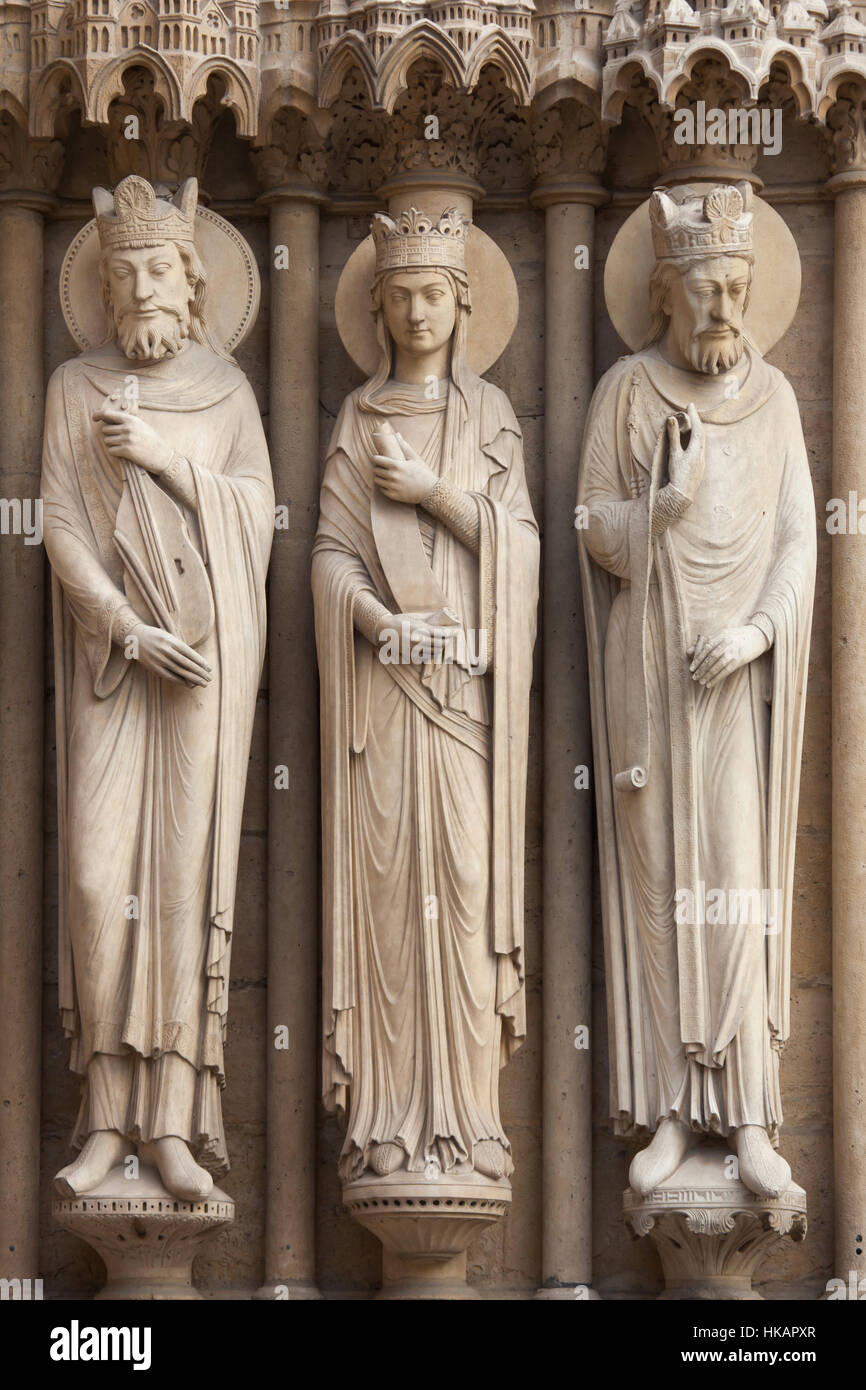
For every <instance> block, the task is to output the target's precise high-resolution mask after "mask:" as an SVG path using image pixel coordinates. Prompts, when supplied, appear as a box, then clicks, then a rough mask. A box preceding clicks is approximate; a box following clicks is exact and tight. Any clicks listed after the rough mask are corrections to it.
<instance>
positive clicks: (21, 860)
mask: <svg viewBox="0 0 866 1390" xmlns="http://www.w3.org/2000/svg"><path fill="white" fill-rule="evenodd" d="M42 222H43V214H42V201H41V200H39V199H38V198H36V197H34V199H33V200H32V201H31V200H30V199H27V198H25V197H24V195H18V194H16V195H14V196H12V195H0V310H2V323H0V1019H2V1022H3V1045H2V1047H0V1276H3V1277H4V1278H9V1279H14V1278H20V1279H33V1278H38V1277H39V1267H38V1266H39V1099H40V1061H41V1055H42V981H41V965H42V783H43V776H42V758H43V727H44V720H45V700H44V669H43V668H44V661H43V651H44V641H45V604H44V589H43V584H44V569H45V566H44V555H43V549H42V543H41V542H42V527H41V519H42V518H41V505H40V507H38V508H37V507H36V502H37V499H38V498H39V476H40V468H41V463H40V456H41V444H42V411H43V391H44V382H43V364H42V322H43V316H42ZM37 528H38V529H37ZM28 531H29V532H30V534H29V535H28V534H26V532H28Z"/></svg>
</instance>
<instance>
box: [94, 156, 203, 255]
mask: <svg viewBox="0 0 866 1390" xmlns="http://www.w3.org/2000/svg"><path fill="white" fill-rule="evenodd" d="M197 205H198V182H197V180H196V179H186V180H185V182H184V183H182V184H181V186H180V188H179V189H178V191H177V193H176V194H175V195H174V197H173V198H172V199H171V200H169V199H166V198H159V197H157V194H156V190H155V189H154V187H153V185H152V184H150V183H148V181H147V179H143V178H140V177H139V176H138V174H130V175H129V176H128V178H125V179H124V180H123V181H122V182H121V183H119V184H118V185H117V188H116V189H115V190H114V196H113V197H112V194H111V193H110V192H109V190H108V189H107V188H94V190H93V207H94V210H95V212H96V226H97V230H98V232H99V244H100V246H101V247H102V249H103V251H105V250H107V248H108V247H110V246H124V247H129V248H132V247H143V246H157V245H159V244H161V243H162V242H164V241H187V242H194V241H195V210H196V207H197Z"/></svg>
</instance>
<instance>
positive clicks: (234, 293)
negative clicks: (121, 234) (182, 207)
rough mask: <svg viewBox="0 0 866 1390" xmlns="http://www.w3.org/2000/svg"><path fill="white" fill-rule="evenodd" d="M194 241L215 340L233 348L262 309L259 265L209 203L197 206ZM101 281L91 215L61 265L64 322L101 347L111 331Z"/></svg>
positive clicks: (80, 340) (84, 344) (85, 342)
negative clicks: (205, 280)
mask: <svg viewBox="0 0 866 1390" xmlns="http://www.w3.org/2000/svg"><path fill="white" fill-rule="evenodd" d="M195 244H196V250H197V251H198V254H199V256H200V257H201V260H202V262H203V264H204V266H205V269H206V270H207V272H208V287H209V289H210V291H211V293H210V294H209V295H208V299H207V322H208V327H209V329H210V332H211V334H212V336H213V339H214V341H215V342H217V343H219V344H220V345H221V346H222V347H223V348H224V350H225V351H226V352H227V353H233V352H234V351H235V349H236V348H237V347H239V345H240V344H241V343H242V342H243V340H244V338H245V337H246V336H247V334H248V333H249V331H250V329H251V328H252V326H253V324H254V323H255V321H256V316H257V314H258V312H259V299H260V296H261V281H260V279H259V271H258V267H257V265H256V263H255V259H254V258H253V253H252V251H251V250H250V247H249V246H248V244H247V242H246V240H245V239H244V238H243V237H242V236H241V234H240V232H238V231H237V230H236V229H235V228H234V227H233V226H232V225H231V223H229V222H226V220H225V218H224V217H220V215H219V213H216V212H212V211H211V210H210V208H205V207H198V208H196V218H195ZM98 286H99V237H98V235H97V231H96V219H95V218H93V219H92V220H91V221H90V222H88V224H87V226H86V227H83V228H82V229H81V231H80V232H79V233H78V235H77V236H76V237H75V239H74V240H73V242H72V245H71V246H70V247H69V250H68V251H67V252H66V255H65V257H64V260H63V266H62V267H61V271H60V304H61V307H62V309H63V317H64V319H65V320H66V327H67V328H68V329H69V332H70V333H71V334H72V336H73V338H74V339H75V341H76V343H77V344H78V346H79V347H80V348H82V349H85V350H86V349H87V348H92V347H98V346H99V344H100V343H103V342H104V341H105V339H106V337H107V336H108V333H109V326H108V324H107V322H106V318H105V312H104V310H103V307H102V300H101V297H100V294H99V289H98Z"/></svg>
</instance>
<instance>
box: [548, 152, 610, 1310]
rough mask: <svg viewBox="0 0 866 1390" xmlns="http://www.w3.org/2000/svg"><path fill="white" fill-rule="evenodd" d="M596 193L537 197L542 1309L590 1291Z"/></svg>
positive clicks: (566, 189)
mask: <svg viewBox="0 0 866 1390" xmlns="http://www.w3.org/2000/svg"><path fill="white" fill-rule="evenodd" d="M606 200H607V194H606V193H605V191H604V190H603V189H602V188H601V187H600V185H599V184H598V183H596V182H593V181H590V180H586V181H583V182H581V181H568V182H557V183H552V184H542V185H540V186H539V187H538V188H537V189H536V191H535V193H534V194H533V198H532V201H533V204H534V205H535V206H536V207H542V208H544V210H545V319H544V352H545V362H544V374H545V385H544V454H545V475H544V549H543V556H544V563H543V573H544V582H543V591H542V604H543V619H542V630H543V633H544V846H543V885H544V927H543V960H542V981H543V994H542V1000H543V1028H544V1054H543V1056H544V1072H543V1112H542V1175H543V1177H542V1181H543V1199H542V1287H541V1288H540V1289H539V1291H538V1294H537V1297H538V1298H541V1299H574V1298H575V1297H593V1298H594V1297H597V1295H596V1294H594V1293H592V1292H591V1291H590V1287H589V1286H590V1284H591V1281H592V1048H593V1046H594V1039H593V1037H592V1031H591V1022H592V978H591V938H592V863H593V859H592V855H593V836H592V825H593V790H592V784H591V780H590V777H589V769H590V768H591V766H592V733H591V728H590V713H589V686H588V674H587V653H586V636H585V632H584V622H583V602H582V597H581V590H580V571H579V566H578V552H577V544H576V537H575V531H574V504H575V497H576V495H577V466H578V460H579V456H580V442H581V439H582V436H583V426H584V421H585V418H586V412H587V409H588V407H589V402H590V398H591V396H592V390H593V385H594V377H593V328H594V319H593V273H594V272H593V245H594V236H595V209H596V207H597V206H598V205H599V204H601V203H603V202H606Z"/></svg>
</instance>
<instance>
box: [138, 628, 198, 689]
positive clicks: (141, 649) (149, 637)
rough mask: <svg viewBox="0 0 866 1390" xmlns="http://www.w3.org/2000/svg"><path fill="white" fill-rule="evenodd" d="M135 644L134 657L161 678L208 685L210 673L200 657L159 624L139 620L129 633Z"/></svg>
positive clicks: (186, 683) (179, 682)
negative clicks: (151, 624)
mask: <svg viewBox="0 0 866 1390" xmlns="http://www.w3.org/2000/svg"><path fill="white" fill-rule="evenodd" d="M130 636H131V637H134V638H135V640H136V643H137V653H136V658H137V660H138V661H140V662H141V664H142V666H146V667H147V669H148V670H149V671H153V672H154V674H155V675H157V676H161V677H162V678H163V680H167V681H175V682H176V683H177V684H181V683H182V684H185V685H190V686H192V685H208V684H209V683H210V680H211V677H212V675H213V672H212V671H211V668H210V666H209V665H208V663H207V662H206V661H205V659H204V657H203V656H200V655H199V653H198V652H197V651H196V650H195V649H194V648H193V647H188V646H187V644H186V642H183V641H182V640H181V639H180V638H179V637H173V636H172V634H171V633H170V632H166V631H165V630H164V629H163V628H161V627H148V626H147V624H146V623H141V625H140V626H139V627H135V628H133V629H132V632H131V633H130Z"/></svg>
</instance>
